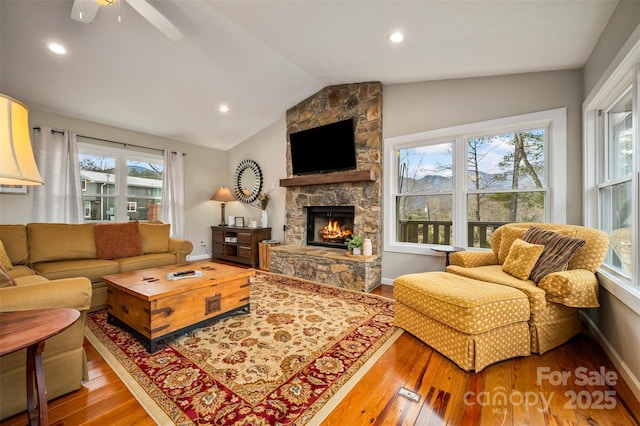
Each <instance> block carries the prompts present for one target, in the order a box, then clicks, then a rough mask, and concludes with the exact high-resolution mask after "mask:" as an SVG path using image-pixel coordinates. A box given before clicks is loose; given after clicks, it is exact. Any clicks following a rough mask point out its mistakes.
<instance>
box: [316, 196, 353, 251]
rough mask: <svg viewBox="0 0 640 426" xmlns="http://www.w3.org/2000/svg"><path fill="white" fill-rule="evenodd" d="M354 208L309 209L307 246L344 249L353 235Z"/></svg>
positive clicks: (325, 207) (321, 207) (326, 207)
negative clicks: (346, 242)
mask: <svg viewBox="0 0 640 426" xmlns="http://www.w3.org/2000/svg"><path fill="white" fill-rule="evenodd" d="M353 217H354V208H353V206H311V207H307V245H312V246H326V247H340V248H344V243H345V241H346V240H347V239H348V238H349V237H351V235H352V234H353Z"/></svg>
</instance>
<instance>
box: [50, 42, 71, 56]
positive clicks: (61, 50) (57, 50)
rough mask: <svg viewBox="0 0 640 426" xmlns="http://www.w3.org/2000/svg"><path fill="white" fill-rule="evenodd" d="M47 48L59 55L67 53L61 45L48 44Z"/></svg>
mask: <svg viewBox="0 0 640 426" xmlns="http://www.w3.org/2000/svg"><path fill="white" fill-rule="evenodd" d="M47 48H48V49H49V50H50V51H52V52H53V53H57V54H58V55H64V54H65V53H67V49H65V48H64V46H63V45H61V44H60V43H47Z"/></svg>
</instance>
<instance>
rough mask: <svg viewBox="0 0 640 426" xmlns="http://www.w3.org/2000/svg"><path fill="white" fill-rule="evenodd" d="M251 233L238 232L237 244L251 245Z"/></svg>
mask: <svg viewBox="0 0 640 426" xmlns="http://www.w3.org/2000/svg"><path fill="white" fill-rule="evenodd" d="M252 236H253V234H252V233H251V232H238V244H251V237H252Z"/></svg>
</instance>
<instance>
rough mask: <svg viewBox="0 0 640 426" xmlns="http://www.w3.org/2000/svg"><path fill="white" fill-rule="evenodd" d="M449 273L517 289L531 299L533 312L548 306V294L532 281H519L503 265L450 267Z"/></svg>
mask: <svg viewBox="0 0 640 426" xmlns="http://www.w3.org/2000/svg"><path fill="white" fill-rule="evenodd" d="M447 272H450V273H452V274H456V275H462V276H463V277H467V278H472V279H474V280H478V281H485V282H489V283H496V284H501V285H507V286H509V287H513V288H516V289H518V290H520V291H522V292H524V294H526V295H527V297H528V298H529V304H530V305H531V312H537V311H541V310H543V309H544V308H545V307H546V306H547V299H546V293H545V291H544V290H543V289H541V288H538V287H537V286H536V283H535V282H533V281H531V280H519V279H517V278H515V277H512V276H511V275H509V274H507V273H506V272H504V271H503V270H502V265H491V266H479V267H477V268H463V267H461V266H448V267H447Z"/></svg>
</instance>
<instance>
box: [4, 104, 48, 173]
mask: <svg viewBox="0 0 640 426" xmlns="http://www.w3.org/2000/svg"><path fill="white" fill-rule="evenodd" d="M28 112H29V110H28V109H27V107H26V106H24V105H23V104H22V103H20V102H18V101H16V100H15V99H13V98H10V97H9V96H6V95H3V94H1V93H0V185H42V184H43V183H44V182H43V181H42V178H41V177H40V172H38V167H37V166H36V161H35V159H34V157H33V149H32V148H31V137H30V135H29V119H28Z"/></svg>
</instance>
